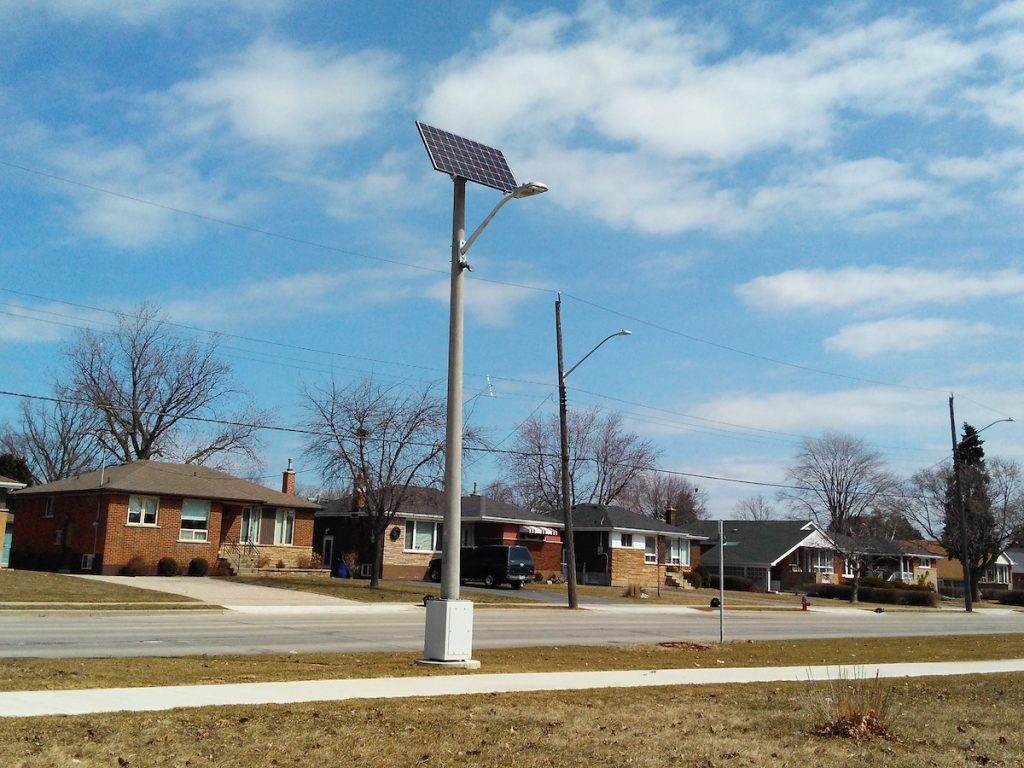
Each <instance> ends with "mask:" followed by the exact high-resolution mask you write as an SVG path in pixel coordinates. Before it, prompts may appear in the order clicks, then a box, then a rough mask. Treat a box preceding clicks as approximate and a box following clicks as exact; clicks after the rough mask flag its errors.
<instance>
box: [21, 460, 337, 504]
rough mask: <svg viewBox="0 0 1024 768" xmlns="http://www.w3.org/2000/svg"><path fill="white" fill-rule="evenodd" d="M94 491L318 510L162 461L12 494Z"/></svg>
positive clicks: (231, 477)
mask: <svg viewBox="0 0 1024 768" xmlns="http://www.w3.org/2000/svg"><path fill="white" fill-rule="evenodd" d="M101 480H102V484H101ZM97 491H104V492H107V493H140V494H150V495H154V496H182V497H187V498H199V499H215V500H217V501H232V502H240V503H250V504H261V505H266V506H277V507H291V508H293V509H320V505H319V504H316V503H314V502H311V501H306V500H305V499H302V498H299V497H298V496H290V495H288V494H286V493H281V492H280V491H275V490H272V489H270V488H267V487H266V486H263V485H260V484H258V483H252V482H250V481H248V480H242V479H241V478H238V477H235V476H234V475H229V474H228V473H227V472H221V471H220V470H217V469H211V468H209V467H200V466H196V465H194V464H170V463H166V462H162V461H133V462H132V463H131V464H121V465H119V466H114V467H104V468H103V469H97V470H95V471H93V472H85V473H83V474H81V475H78V476H76V477H68V478H65V479H64V480H56V481H54V482H52V483H46V484H45V485H35V486H32V487H31V488H23V489H22V490H20V491H14V492H13V493H12V494H11V497H12V498H17V497H22V496H41V495H51V494H63V493H95V492H97Z"/></svg>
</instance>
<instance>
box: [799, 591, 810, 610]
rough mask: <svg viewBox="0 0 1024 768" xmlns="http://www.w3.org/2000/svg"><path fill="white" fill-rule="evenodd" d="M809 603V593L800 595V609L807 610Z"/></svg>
mask: <svg viewBox="0 0 1024 768" xmlns="http://www.w3.org/2000/svg"><path fill="white" fill-rule="evenodd" d="M808 605H810V603H809V602H808V601H807V595H800V610H801V611H806V610H807V606H808Z"/></svg>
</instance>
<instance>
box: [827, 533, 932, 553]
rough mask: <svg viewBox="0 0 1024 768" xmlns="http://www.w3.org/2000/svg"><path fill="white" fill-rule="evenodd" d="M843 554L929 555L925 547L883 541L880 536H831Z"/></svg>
mask: <svg viewBox="0 0 1024 768" xmlns="http://www.w3.org/2000/svg"><path fill="white" fill-rule="evenodd" d="M832 538H833V540H835V542H836V544H837V546H838V547H839V549H840V550H842V551H843V552H854V553H857V554H860V555H869V556H870V555H873V556H876V557H878V556H881V557H899V556H901V555H902V556H912V555H916V556H918V557H920V556H922V555H929V556H930V555H931V554H932V553H931V552H930V551H929V550H928V548H927V547H924V546H920V545H915V544H914V542H909V541H898V540H896V539H885V538H882V537H880V536H855V537H851V536H842V535H840V534H834V535H833V536H832Z"/></svg>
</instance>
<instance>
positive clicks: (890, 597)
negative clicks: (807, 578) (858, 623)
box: [807, 584, 941, 608]
mask: <svg viewBox="0 0 1024 768" xmlns="http://www.w3.org/2000/svg"><path fill="white" fill-rule="evenodd" d="M852 593H853V587H852V586H850V585H849V584H815V585H813V586H811V587H808V589H807V594H808V595H811V596H813V597H822V598H826V599H832V600H849V599H850V595H851V594H852ZM857 595H858V599H860V600H863V601H864V602H867V603H885V604H887V605H921V606H926V607H930V608H937V607H938V606H939V601H940V599H941V598H940V597H939V595H938V594H937V593H935V592H932V591H931V590H928V591H924V590H920V589H893V588H889V587H886V588H881V589H879V588H878V587H865V586H861V587H860V589H859V590H858V592H857Z"/></svg>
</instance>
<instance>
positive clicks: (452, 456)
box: [441, 177, 466, 600]
mask: <svg viewBox="0 0 1024 768" xmlns="http://www.w3.org/2000/svg"><path fill="white" fill-rule="evenodd" d="M454 181H455V197H454V203H453V206H452V290H451V312H450V322H449V328H448V423H447V425H446V427H445V439H444V541H443V542H442V545H441V546H442V551H441V555H442V566H441V599H442V600H458V599H459V576H460V572H459V569H460V563H459V554H460V548H461V546H462V289H463V283H464V282H465V279H464V277H463V272H464V271H465V268H466V264H465V260H464V258H463V256H462V244H463V242H464V240H465V237H466V180H465V179H462V178H459V177H455V179H454Z"/></svg>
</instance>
